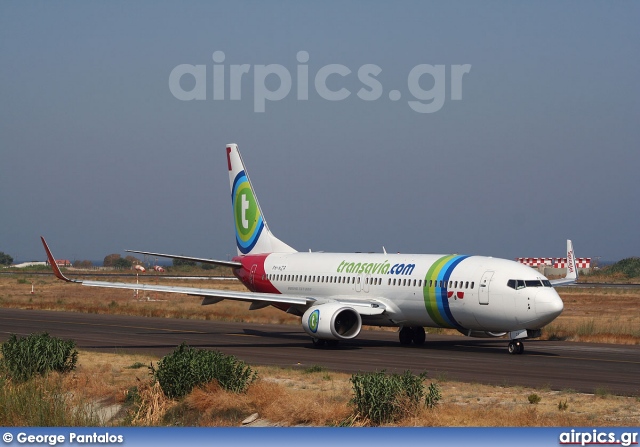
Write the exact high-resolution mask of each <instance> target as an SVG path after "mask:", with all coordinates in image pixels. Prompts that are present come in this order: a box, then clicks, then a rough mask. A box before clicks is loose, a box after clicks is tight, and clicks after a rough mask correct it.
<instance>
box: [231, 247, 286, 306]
mask: <svg viewBox="0 0 640 447" xmlns="http://www.w3.org/2000/svg"><path fill="white" fill-rule="evenodd" d="M267 256H269V254H260V255H247V256H236V257H234V258H233V260H234V261H236V262H240V263H242V267H240V268H237V269H234V270H233V274H234V275H236V277H237V278H238V279H239V280H240V282H242V284H244V285H245V287H246V288H247V289H249V290H251V291H252V292H256V293H280V291H279V290H278V289H276V288H275V286H274V285H273V284H271V281H269V280H268V279H267V275H266V272H265V269H264V263H265V261H266V259H267ZM254 266H255V268H254ZM252 270H253V271H252ZM272 306H273V307H277V308H278V309H280V310H284V311H286V310H287V309H289V307H290V306H289V304H278V303H273V304H272Z"/></svg>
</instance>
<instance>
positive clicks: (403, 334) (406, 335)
mask: <svg viewBox="0 0 640 447" xmlns="http://www.w3.org/2000/svg"><path fill="white" fill-rule="evenodd" d="M398 336H399V337H400V344H401V345H410V344H411V342H412V341H413V330H411V328H410V327H403V328H402V329H400V332H399V333H398Z"/></svg>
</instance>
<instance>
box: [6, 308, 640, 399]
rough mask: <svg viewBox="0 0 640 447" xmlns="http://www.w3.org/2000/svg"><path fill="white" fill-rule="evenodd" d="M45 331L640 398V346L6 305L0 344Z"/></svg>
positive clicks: (137, 345) (109, 348)
mask: <svg viewBox="0 0 640 447" xmlns="http://www.w3.org/2000/svg"><path fill="white" fill-rule="evenodd" d="M43 331H46V332H48V333H49V334H51V335H53V336H56V337H62V338H70V339H73V340H75V342H76V344H77V347H78V349H82V350H96V351H106V352H129V353H143V354H157V355H164V354H167V353H169V352H171V351H172V350H173V349H174V348H175V347H176V346H178V345H180V344H181V343H182V342H186V343H187V344H188V345H190V346H193V347H198V348H207V349H215V350H218V351H221V352H224V353H226V354H233V355H235V356H237V357H238V358H240V359H242V360H244V361H246V362H248V363H249V364H252V365H278V366H282V367H299V368H306V367H309V366H312V365H321V366H323V367H326V368H328V369H331V370H336V371H343V372H348V373H353V372H358V371H379V370H383V369H384V370H386V371H389V372H402V371H405V370H407V369H410V370H412V371H414V372H415V373H419V372H422V371H428V373H429V377H436V378H439V379H440V380H460V381H464V382H478V383H488V384H495V385H508V386H516V385H519V386H533V387H547V388H550V389H554V390H564V389H573V390H576V391H578V392H584V393H593V392H594V391H595V390H596V389H600V390H607V391H608V392H610V393H614V394H621V395H629V396H640V380H639V377H640V346H636V345H634V346H627V345H610V344H592V343H571V342H564V341H536V340H527V341H526V342H525V354H524V355H508V354H507V341H506V340H503V339H472V338H467V337H456V336H440V335H430V334H428V335H427V342H426V343H425V345H424V346H421V347H415V346H409V347H404V346H401V345H400V344H399V343H398V336H397V334H396V333H395V332H386V331H369V330H363V331H362V333H361V334H360V335H359V336H358V338H357V339H355V340H354V341H350V342H343V343H341V344H340V346H339V347H338V348H335V349H313V348H312V347H311V342H310V340H309V337H308V336H307V335H306V334H305V333H304V331H303V330H302V328H301V327H298V326H289V325H268V324H262V325H261V324H249V323H227V322H219V321H203V320H181V319H165V318H146V317H132V316H121V315H96V314H83V313H74V312H54V311H40V310H22V309H0V341H5V340H6V339H7V338H8V336H9V334H12V333H14V334H17V335H21V336H24V335H28V334H31V333H34V332H43Z"/></svg>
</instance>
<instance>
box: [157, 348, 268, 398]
mask: <svg viewBox="0 0 640 447" xmlns="http://www.w3.org/2000/svg"><path fill="white" fill-rule="evenodd" d="M150 369H151V374H152V375H153V378H154V379H155V380H156V381H158V382H159V383H160V387H161V388H162V391H163V392H164V393H165V394H166V395H167V396H168V397H170V398H174V397H183V396H186V395H187V394H189V393H190V392H191V390H193V388H194V387H196V386H200V385H204V384H206V383H209V382H211V381H212V380H214V379H215V380H217V381H218V383H219V384H220V386H221V387H222V388H224V389H225V390H229V391H232V392H235V393H242V392H244V391H246V389H247V388H248V386H249V385H250V384H251V382H253V381H254V380H255V379H256V377H257V373H256V372H255V371H253V370H252V369H251V368H250V367H249V366H248V365H247V364H246V363H244V362H243V361H241V360H238V359H236V358H235V357H234V356H232V355H225V354H222V353H221V352H217V351H208V350H205V349H194V348H191V347H189V346H187V345H186V344H185V343H183V344H181V345H180V346H179V347H178V348H177V349H176V350H175V351H173V352H172V353H171V354H168V355H166V356H164V357H163V358H162V359H161V360H160V361H159V362H158V366H157V367H154V366H153V365H151V366H150Z"/></svg>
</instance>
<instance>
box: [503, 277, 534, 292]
mask: <svg viewBox="0 0 640 447" xmlns="http://www.w3.org/2000/svg"><path fill="white" fill-rule="evenodd" d="M529 282H534V283H537V284H536V285H529ZM507 286H508V287H511V288H512V289H516V290H520V289H524V288H525V287H527V286H529V287H540V283H539V282H538V281H523V280H522V279H510V280H509V281H507Z"/></svg>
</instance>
